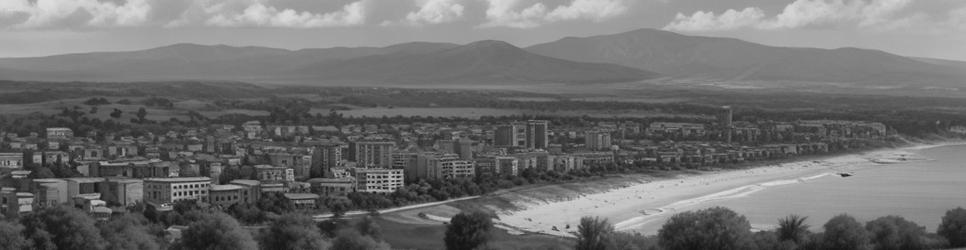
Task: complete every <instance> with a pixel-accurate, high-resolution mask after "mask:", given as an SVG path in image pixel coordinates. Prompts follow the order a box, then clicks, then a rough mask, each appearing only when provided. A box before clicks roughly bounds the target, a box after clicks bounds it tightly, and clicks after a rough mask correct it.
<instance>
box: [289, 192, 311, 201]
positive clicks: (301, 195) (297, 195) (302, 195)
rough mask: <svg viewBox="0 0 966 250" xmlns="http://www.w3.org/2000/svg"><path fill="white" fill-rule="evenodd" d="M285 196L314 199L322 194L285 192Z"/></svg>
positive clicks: (291, 198)
mask: <svg viewBox="0 0 966 250" xmlns="http://www.w3.org/2000/svg"><path fill="white" fill-rule="evenodd" d="M283 195H285V198H288V199H289V200H314V199H318V198H319V197H320V196H319V195H317V194H310V193H285V194H283Z"/></svg>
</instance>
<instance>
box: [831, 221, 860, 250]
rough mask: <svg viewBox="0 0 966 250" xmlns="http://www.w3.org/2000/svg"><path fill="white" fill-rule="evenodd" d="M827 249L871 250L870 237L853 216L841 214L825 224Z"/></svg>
mask: <svg viewBox="0 0 966 250" xmlns="http://www.w3.org/2000/svg"><path fill="white" fill-rule="evenodd" d="M824 227H825V237H824V239H823V246H824V247H825V249H841V250H859V249H868V248H869V235H868V232H866V231H865V228H863V227H862V224H859V222H858V221H856V220H855V218H853V217H852V216H849V215H848V214H841V215H838V216H835V217H832V219H830V220H829V221H828V222H826V223H825V226H824Z"/></svg>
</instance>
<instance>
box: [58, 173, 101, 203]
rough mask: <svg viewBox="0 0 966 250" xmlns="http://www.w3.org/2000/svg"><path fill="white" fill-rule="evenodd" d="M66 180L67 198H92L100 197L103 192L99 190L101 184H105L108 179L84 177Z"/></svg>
mask: <svg viewBox="0 0 966 250" xmlns="http://www.w3.org/2000/svg"><path fill="white" fill-rule="evenodd" d="M65 180H67V196H68V197H70V198H74V197H77V196H85V195H87V196H90V195H93V194H97V195H98V196H99V195H100V194H101V191H100V189H99V188H98V185H99V184H100V183H101V182H104V181H105V180H106V179H105V178H97V177H86V178H84V177H82V178H66V179H65Z"/></svg>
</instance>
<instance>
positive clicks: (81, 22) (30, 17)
mask: <svg viewBox="0 0 966 250" xmlns="http://www.w3.org/2000/svg"><path fill="white" fill-rule="evenodd" d="M150 9H151V6H150V5H149V4H148V3H147V2H146V0H128V1H126V2H124V3H123V4H117V3H114V2H101V1H98V0H2V1H0V19H9V18H15V20H14V21H10V22H7V23H6V25H8V26H11V27H14V28H51V27H55V26H60V25H71V26H96V27H107V26H137V25H141V24H143V23H144V22H145V21H146V20H147V16H148V12H149V11H150Z"/></svg>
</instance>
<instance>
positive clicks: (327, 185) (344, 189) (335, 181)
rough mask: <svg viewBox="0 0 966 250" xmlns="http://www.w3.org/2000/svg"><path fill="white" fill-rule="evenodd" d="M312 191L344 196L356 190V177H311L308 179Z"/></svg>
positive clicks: (326, 194)
mask: <svg viewBox="0 0 966 250" xmlns="http://www.w3.org/2000/svg"><path fill="white" fill-rule="evenodd" d="M309 185H310V186H311V188H310V189H311V190H312V193H315V194H319V195H322V196H345V195H348V194H349V193H352V192H355V191H356V178H354V177H345V178H313V179H309Z"/></svg>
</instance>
